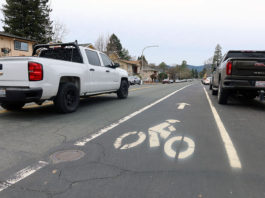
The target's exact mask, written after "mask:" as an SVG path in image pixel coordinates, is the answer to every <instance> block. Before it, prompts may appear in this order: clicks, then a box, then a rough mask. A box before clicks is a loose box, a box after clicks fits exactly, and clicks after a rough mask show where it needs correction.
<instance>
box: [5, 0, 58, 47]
mask: <svg viewBox="0 0 265 198" xmlns="http://www.w3.org/2000/svg"><path fill="white" fill-rule="evenodd" d="M48 2H49V0H6V4H5V5H3V14H4V19H3V20H2V21H3V22H4V27H3V28H4V31H5V32H7V33H10V34H14V35H17V36H21V37H27V38H31V39H33V40H36V41H37V42H38V43H47V42H49V41H51V40H52V34H53V33H52V22H51V21H50V13H51V11H52V10H51V9H50V7H49V5H48Z"/></svg>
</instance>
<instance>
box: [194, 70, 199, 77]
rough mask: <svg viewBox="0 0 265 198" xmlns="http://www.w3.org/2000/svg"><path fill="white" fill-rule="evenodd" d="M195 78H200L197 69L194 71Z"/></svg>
mask: <svg viewBox="0 0 265 198" xmlns="http://www.w3.org/2000/svg"><path fill="white" fill-rule="evenodd" d="M194 78H199V74H198V70H197V69H195V71H194Z"/></svg>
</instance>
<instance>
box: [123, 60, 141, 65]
mask: <svg viewBox="0 0 265 198" xmlns="http://www.w3.org/2000/svg"><path fill="white" fill-rule="evenodd" d="M119 61H121V62H124V63H128V64H132V65H137V66H140V61H128V60H119Z"/></svg>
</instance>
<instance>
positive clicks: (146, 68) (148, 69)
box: [143, 66, 159, 71]
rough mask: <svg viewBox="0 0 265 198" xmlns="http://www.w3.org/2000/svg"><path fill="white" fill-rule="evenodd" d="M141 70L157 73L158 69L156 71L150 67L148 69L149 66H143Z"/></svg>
mask: <svg viewBox="0 0 265 198" xmlns="http://www.w3.org/2000/svg"><path fill="white" fill-rule="evenodd" d="M143 70H144V71H159V70H158V69H156V68H152V67H150V66H144V68H143Z"/></svg>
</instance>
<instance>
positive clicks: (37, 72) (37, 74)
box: [28, 62, 43, 81]
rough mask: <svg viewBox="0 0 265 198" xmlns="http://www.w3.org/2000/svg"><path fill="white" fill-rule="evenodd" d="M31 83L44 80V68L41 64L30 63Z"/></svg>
mask: <svg viewBox="0 0 265 198" xmlns="http://www.w3.org/2000/svg"><path fill="white" fill-rule="evenodd" d="M28 70H29V81H40V80H42V79H43V68H42V65H41V64H40V63H35V62H29V65H28Z"/></svg>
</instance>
